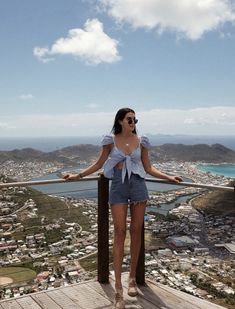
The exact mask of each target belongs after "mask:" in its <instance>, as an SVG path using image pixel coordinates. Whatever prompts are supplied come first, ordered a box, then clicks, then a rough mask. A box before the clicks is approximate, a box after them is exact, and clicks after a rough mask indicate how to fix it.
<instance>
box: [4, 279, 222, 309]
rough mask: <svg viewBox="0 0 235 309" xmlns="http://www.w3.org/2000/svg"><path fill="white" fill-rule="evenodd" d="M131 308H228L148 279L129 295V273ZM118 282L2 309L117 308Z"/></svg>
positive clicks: (76, 287) (31, 297)
mask: <svg viewBox="0 0 235 309" xmlns="http://www.w3.org/2000/svg"><path fill="white" fill-rule="evenodd" d="M123 278H124V279H123V284H124V297H125V303H126V308H127V309H141V308H142V309H224V308H225V307H221V306H218V305H215V304H212V303H210V302H208V301H205V300H202V299H200V298H197V297H194V296H192V295H189V294H186V293H183V292H181V291H178V290H175V289H172V288H170V287H168V286H165V285H161V284H159V283H155V282H153V281H150V280H147V282H146V283H147V285H146V286H140V288H139V295H138V296H137V297H130V296H128V295H127V274H124V275H123ZM113 303H114V280H113V277H110V283H109V284H100V283H98V282H97V281H94V280H92V281H87V282H83V283H78V284H73V285H69V286H65V287H60V288H56V289H51V290H46V291H42V292H37V293H32V294H28V295H24V296H20V297H18V298H13V299H9V300H3V301H0V309H22V308H24V309H29V308H30V309H31V308H33V309H42V308H43V309H109V308H114V307H113Z"/></svg>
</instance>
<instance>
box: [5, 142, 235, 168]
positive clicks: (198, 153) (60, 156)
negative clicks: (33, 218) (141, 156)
mask: <svg viewBox="0 0 235 309" xmlns="http://www.w3.org/2000/svg"><path fill="white" fill-rule="evenodd" d="M99 151H100V146H97V145H92V144H79V145H73V146H69V147H64V148H61V149H59V150H55V151H52V152H43V151H39V150H36V149H32V148H24V149H15V150H11V151H0V164H2V163H4V162H5V161H7V160H13V161H18V162H19V161H28V160H41V161H45V162H58V163H62V164H63V165H65V166H66V165H74V166H75V165H76V164H78V163H79V162H82V161H85V162H87V163H89V162H91V161H93V160H94V159H95V158H96V157H97V155H98V153H99ZM150 157H151V160H152V161H153V162H167V161H176V162H198V161H200V162H205V163H225V162H226V163H235V151H233V150H232V149H230V148H227V147H225V146H223V145H221V144H213V145H207V144H197V145H184V144H163V145H161V146H152V147H151V149H150Z"/></svg>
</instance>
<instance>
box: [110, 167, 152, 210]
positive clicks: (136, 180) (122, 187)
mask: <svg viewBox="0 0 235 309" xmlns="http://www.w3.org/2000/svg"><path fill="white" fill-rule="evenodd" d="M148 198H149V195H148V190H147V187H146V183H145V179H144V178H142V177H140V176H139V175H137V174H131V177H130V179H128V177H127V176H126V178H125V181H124V183H122V170H121V169H117V168H114V176H113V178H112V183H111V187H110V192H109V204H110V205H113V204H129V203H130V204H131V203H138V202H143V201H147V200H148Z"/></svg>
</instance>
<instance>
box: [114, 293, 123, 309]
mask: <svg viewBox="0 0 235 309" xmlns="http://www.w3.org/2000/svg"><path fill="white" fill-rule="evenodd" d="M124 308H125V303H124V299H123V289H116V292H115V309H124Z"/></svg>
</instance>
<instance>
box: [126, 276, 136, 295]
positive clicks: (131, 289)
mask: <svg viewBox="0 0 235 309" xmlns="http://www.w3.org/2000/svg"><path fill="white" fill-rule="evenodd" d="M127 294H128V295H129V296H131V297H135V296H136V295H138V291H137V284H136V281H135V278H129V280H128V291H127Z"/></svg>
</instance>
